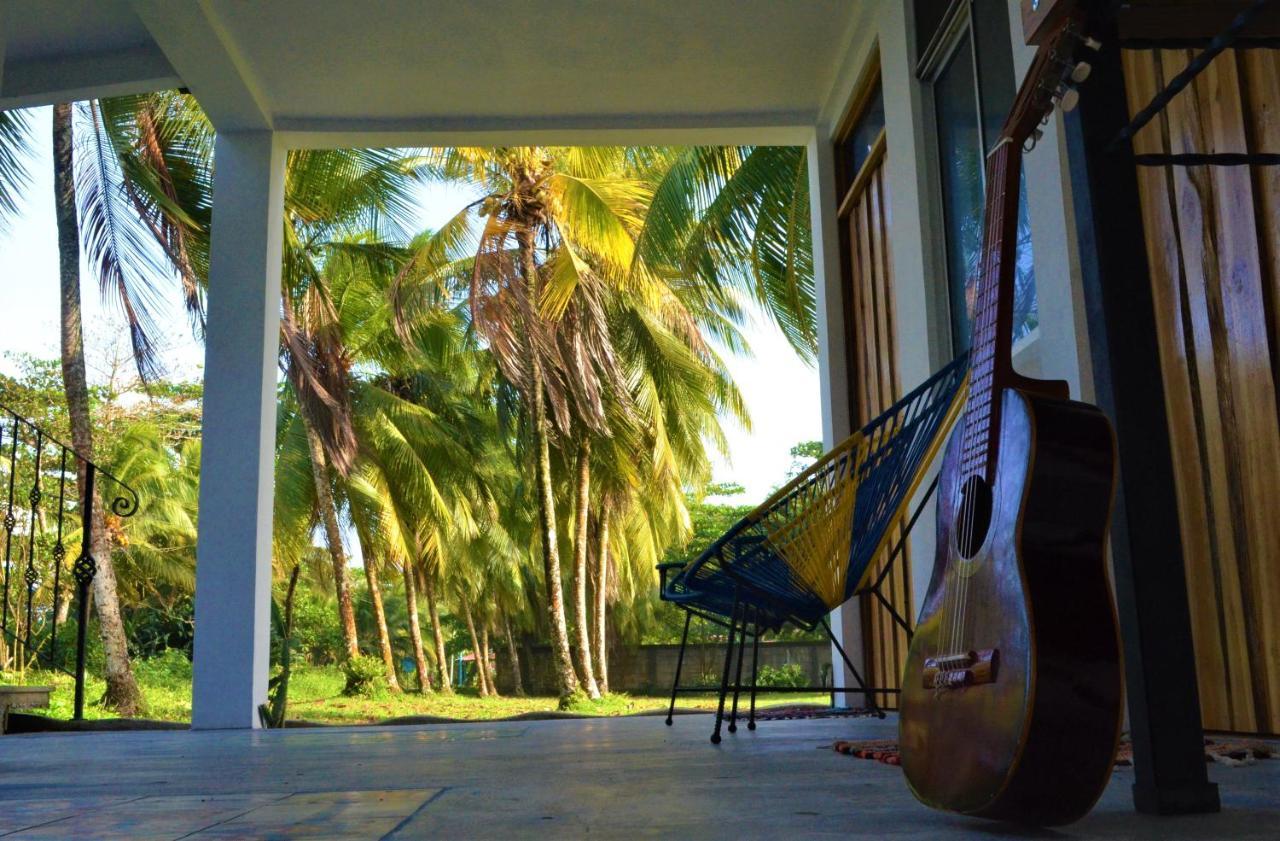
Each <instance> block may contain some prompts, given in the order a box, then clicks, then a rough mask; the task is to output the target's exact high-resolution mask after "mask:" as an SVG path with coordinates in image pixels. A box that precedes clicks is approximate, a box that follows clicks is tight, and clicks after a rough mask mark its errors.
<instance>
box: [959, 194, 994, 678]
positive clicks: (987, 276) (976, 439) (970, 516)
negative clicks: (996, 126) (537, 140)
mask: <svg viewBox="0 0 1280 841" xmlns="http://www.w3.org/2000/svg"><path fill="white" fill-rule="evenodd" d="M988 180H989V182H991V180H992V179H988ZM988 186H989V192H988V198H989V201H988V209H991V210H993V209H995V201H996V198H995V197H996V192H995V191H996V184H995V183H989V184H988ZM995 216H996V214H995V212H988V214H987V219H986V230H984V232H983V233H984V238H983V265H982V274H980V275H979V283H980V284H982V289H980V291H979V293H978V301H979V306H978V311H977V314H975V315H977V324H975V328H977V334H975V337H974V338H975V342H974V344H975V347H977V348H978V353H979V355H980V356H979V361H978V371H979V378H980V379H979V384H978V388H979V389H982V392H980V396H979V398H978V402H977V404H975V406H974V411H975V412H982V410H983V401H984V399H986V396H987V394H988V392H987V388H986V378H987V366H988V360H987V339H988V337H987V333H988V330H987V324H988V321H989V308H991V269H992V261H991V255H992V252H991V244H992V241H993V238H995ZM982 425H983V421H982V416H980V413H979V415H977V416H975V419H974V429H972V430H970V440H969V458H968V463H969V465H970V467H969V470H972V467H973V466H975V465H977V463H978V462H979V461H980V460H979V458H978V456H977V454H978V452H979V443H980V440H982ZM978 484H979V483H977V481H974V479H973V477H972V476H965V477H964V486H965V488H966V489H968V493H965V495H964V503H963V504H964V521H963V526H961V543H960V549H961V552H960V556H961V559H960V563H957V565H956V572H957V575H959V576H960V580H959V581H957V588H959V607H957V611H956V630H955V635H954V640H952V646H951V653H952V654H955V653H959V652H960V649H961V646H963V643H964V625H965V614H966V613H968V598H969V577H968V576H966V575H965V570H964V563H965V562H968V559H969V557H966V556H970V549H972V543H973V538H974V517H975V515H977V511H975V508H977V498H975V490H977V486H978ZM970 557H972V556H970Z"/></svg>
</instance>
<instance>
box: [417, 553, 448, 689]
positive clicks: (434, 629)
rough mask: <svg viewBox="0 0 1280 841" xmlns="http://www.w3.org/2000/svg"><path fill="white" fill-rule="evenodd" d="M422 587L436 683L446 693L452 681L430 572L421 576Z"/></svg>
mask: <svg viewBox="0 0 1280 841" xmlns="http://www.w3.org/2000/svg"><path fill="white" fill-rule="evenodd" d="M422 589H424V590H426V591H427V617H428V618H429V619H430V620H431V636H432V637H433V638H434V640H435V646H436V683H437V684H439V686H440V691H441V692H443V693H445V694H446V695H448V694H450V693H452V692H453V682H452V681H451V680H450V679H449V653H448V652H447V651H445V648H444V633H443V632H442V631H441V630H440V611H439V610H438V609H437V608H436V588H435V586H434V585H432V583H431V574H430V573H427V574H426V575H424V576H423V577H422Z"/></svg>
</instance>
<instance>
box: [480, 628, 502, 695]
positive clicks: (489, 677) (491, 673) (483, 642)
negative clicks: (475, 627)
mask: <svg viewBox="0 0 1280 841" xmlns="http://www.w3.org/2000/svg"><path fill="white" fill-rule="evenodd" d="M480 648H481V654H482V657H481V660H480V662H481V663H483V664H484V668H482V669H481V671H482V672H484V679H485V680H486V681H488V682H489V694H490V695H492V696H493V697H495V698H497V697H498V674H497V670H496V669H495V668H494V666H493V652H492V651H491V650H490V648H489V623H487V622H486V623H484V624H482V625H481V626H480Z"/></svg>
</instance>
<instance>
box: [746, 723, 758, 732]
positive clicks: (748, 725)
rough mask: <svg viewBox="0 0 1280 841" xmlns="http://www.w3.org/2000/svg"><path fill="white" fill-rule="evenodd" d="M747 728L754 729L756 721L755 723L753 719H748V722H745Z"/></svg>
mask: <svg viewBox="0 0 1280 841" xmlns="http://www.w3.org/2000/svg"><path fill="white" fill-rule="evenodd" d="M747 729H748V730H755V729H756V723H755V722H754V721H748V722H747Z"/></svg>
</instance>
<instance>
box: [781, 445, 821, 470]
mask: <svg viewBox="0 0 1280 841" xmlns="http://www.w3.org/2000/svg"><path fill="white" fill-rule="evenodd" d="M826 451H827V448H826V447H825V446H823V443H822V442H821V441H801V442H800V443H799V444H796V445H795V446H794V447H792V448H791V467H790V469H788V470H787V477H788V478H795V477H796V476H799V475H800V474H801V473H803V472H804V471H805V470H807V469H808V467H809V465H811V464H813V463H814V462H815V461H817V460H818V459H820V458H822V456H823V455H824V454H825V453H826Z"/></svg>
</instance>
